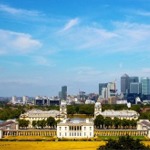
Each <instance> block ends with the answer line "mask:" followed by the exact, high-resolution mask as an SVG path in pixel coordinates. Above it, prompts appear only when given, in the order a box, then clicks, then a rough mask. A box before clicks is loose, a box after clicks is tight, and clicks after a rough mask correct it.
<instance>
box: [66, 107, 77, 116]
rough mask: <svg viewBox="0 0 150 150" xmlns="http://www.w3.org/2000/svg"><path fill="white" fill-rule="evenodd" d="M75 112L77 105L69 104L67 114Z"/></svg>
mask: <svg viewBox="0 0 150 150" xmlns="http://www.w3.org/2000/svg"><path fill="white" fill-rule="evenodd" d="M75 113H76V112H75V107H74V106H73V105H69V106H67V114H70V115H73V114H75Z"/></svg>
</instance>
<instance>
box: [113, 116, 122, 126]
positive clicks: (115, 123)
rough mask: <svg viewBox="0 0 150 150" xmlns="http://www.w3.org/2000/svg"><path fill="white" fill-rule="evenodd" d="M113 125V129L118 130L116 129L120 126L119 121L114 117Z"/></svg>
mask: <svg viewBox="0 0 150 150" xmlns="http://www.w3.org/2000/svg"><path fill="white" fill-rule="evenodd" d="M113 125H114V127H115V129H118V127H119V126H120V125H121V121H120V119H119V118H117V117H115V118H114V120H113Z"/></svg>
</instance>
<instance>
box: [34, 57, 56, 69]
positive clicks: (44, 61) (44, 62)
mask: <svg viewBox="0 0 150 150" xmlns="http://www.w3.org/2000/svg"><path fill="white" fill-rule="evenodd" d="M32 59H33V61H34V63H35V64H36V65H43V66H48V67H53V66H55V64H54V63H53V62H52V61H51V60H49V59H47V58H46V57H44V56H34V57H32Z"/></svg>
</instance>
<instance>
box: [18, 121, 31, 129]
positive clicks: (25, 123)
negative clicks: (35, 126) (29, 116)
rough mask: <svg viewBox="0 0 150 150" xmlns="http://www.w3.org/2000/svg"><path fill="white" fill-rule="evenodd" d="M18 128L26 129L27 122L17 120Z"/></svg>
mask: <svg viewBox="0 0 150 150" xmlns="http://www.w3.org/2000/svg"><path fill="white" fill-rule="evenodd" d="M18 122H19V127H21V128H27V127H28V125H29V120H24V119H19V120H18Z"/></svg>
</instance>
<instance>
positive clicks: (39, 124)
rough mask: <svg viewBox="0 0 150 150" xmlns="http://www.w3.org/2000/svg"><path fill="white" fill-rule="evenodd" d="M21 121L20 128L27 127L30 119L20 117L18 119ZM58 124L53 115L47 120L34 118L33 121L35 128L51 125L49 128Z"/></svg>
mask: <svg viewBox="0 0 150 150" xmlns="http://www.w3.org/2000/svg"><path fill="white" fill-rule="evenodd" d="M18 123H19V128H25V129H26V128H27V127H28V126H29V123H30V122H29V120H25V119H19V120H18ZM56 125H57V122H56V121H55V119H54V118H53V117H49V118H47V119H46V120H45V119H43V120H37V121H36V120H34V121H32V127H34V128H41V129H43V128H45V127H49V128H54V127H55V126H56Z"/></svg>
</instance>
